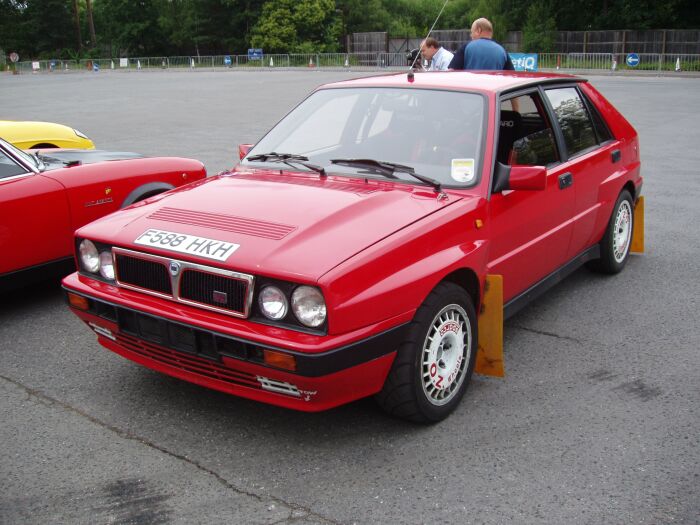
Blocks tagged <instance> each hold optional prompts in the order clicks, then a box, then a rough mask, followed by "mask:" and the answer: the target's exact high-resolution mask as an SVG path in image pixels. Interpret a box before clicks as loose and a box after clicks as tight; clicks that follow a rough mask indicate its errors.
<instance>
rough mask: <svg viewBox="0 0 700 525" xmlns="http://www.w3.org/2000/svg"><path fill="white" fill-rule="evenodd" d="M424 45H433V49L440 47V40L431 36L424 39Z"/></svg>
mask: <svg viewBox="0 0 700 525" xmlns="http://www.w3.org/2000/svg"><path fill="white" fill-rule="evenodd" d="M425 47H434V48H435V49H440V42H438V41H437V40H435V39H434V38H433V37H432V36H429V37H428V38H426V39H425Z"/></svg>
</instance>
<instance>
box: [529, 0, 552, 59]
mask: <svg viewBox="0 0 700 525" xmlns="http://www.w3.org/2000/svg"><path fill="white" fill-rule="evenodd" d="M551 4H552V2H551V1H550V0H537V1H536V2H534V3H533V4H531V5H530V7H529V8H528V10H527V18H526V20H525V26H524V27H523V51H525V52H526V53H551V52H553V51H554V50H555V46H556V43H557V41H556V38H557V37H556V30H557V25H556V21H555V20H554V16H553V14H552V5H551Z"/></svg>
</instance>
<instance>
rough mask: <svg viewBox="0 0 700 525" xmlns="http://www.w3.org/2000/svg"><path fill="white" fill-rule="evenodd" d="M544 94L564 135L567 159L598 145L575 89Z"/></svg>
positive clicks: (551, 91)
mask: <svg viewBox="0 0 700 525" xmlns="http://www.w3.org/2000/svg"><path fill="white" fill-rule="evenodd" d="M545 93H546V94H547V98H548V99H549V102H550V103H551V104H552V108H553V109H554V114H555V115H556V118H557V121H559V126H560V127H561V131H562V133H563V134H564V143H565V144H566V149H567V150H568V153H569V157H573V156H575V155H577V154H578V153H581V152H583V151H585V150H587V149H588V148H591V147H593V146H595V145H597V144H598V141H597V140H596V134H595V131H594V129H593V123H592V122H591V118H590V116H589V114H588V111H587V110H586V106H585V105H584V103H583V100H581V96H580V95H579V93H578V90H577V89H576V88H573V87H567V88H557V89H547V90H546V91H545Z"/></svg>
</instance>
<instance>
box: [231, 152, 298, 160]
mask: <svg viewBox="0 0 700 525" xmlns="http://www.w3.org/2000/svg"><path fill="white" fill-rule="evenodd" d="M245 160H250V161H252V162H265V161H268V160H271V161H273V162H274V161H280V162H281V161H283V160H309V157H305V156H304V155H296V154H294V153H277V152H275V151H271V152H270V153H260V154H259V155H251V156H250V157H248V158H246V159H245Z"/></svg>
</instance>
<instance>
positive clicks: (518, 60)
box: [508, 53, 537, 71]
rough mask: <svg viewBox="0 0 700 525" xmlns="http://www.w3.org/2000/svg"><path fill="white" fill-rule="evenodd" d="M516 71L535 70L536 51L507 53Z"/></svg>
mask: <svg viewBox="0 0 700 525" xmlns="http://www.w3.org/2000/svg"><path fill="white" fill-rule="evenodd" d="M508 55H510V60H511V61H512V62H513V67H515V70H516V71H537V53H508Z"/></svg>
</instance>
